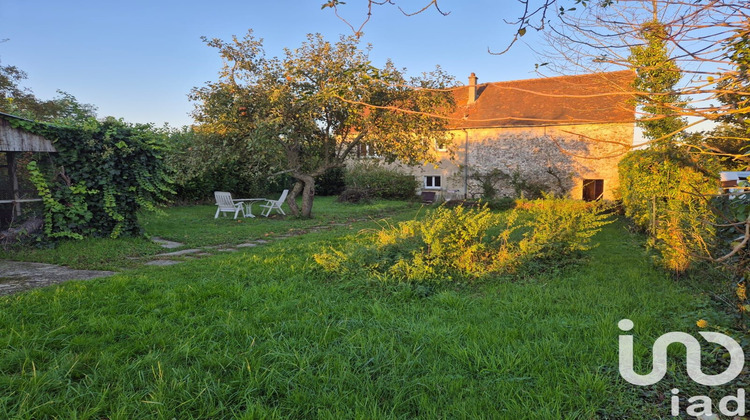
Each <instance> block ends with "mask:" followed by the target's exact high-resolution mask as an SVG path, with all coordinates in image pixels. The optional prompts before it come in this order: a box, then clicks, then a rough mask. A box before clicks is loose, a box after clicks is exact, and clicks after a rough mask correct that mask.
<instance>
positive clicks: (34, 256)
mask: <svg viewBox="0 0 750 420" xmlns="http://www.w3.org/2000/svg"><path fill="white" fill-rule="evenodd" d="M419 207H420V205H419V204H417V203H408V202H404V201H388V200H378V201H374V202H372V203H370V204H364V205H351V204H345V203H343V204H342V203H338V202H336V197H316V198H315V207H314V209H313V210H314V213H313V214H314V215H315V218H314V219H297V218H292V217H286V218H279V217H271V218H265V217H256V218H254V219H252V218H243V217H242V216H240V217H239V218H238V219H237V220H234V219H232V217H231V215H230V216H228V217H225V216H219V218H218V219H214V214H215V212H216V206H215V205H203V206H182V207H172V208H169V209H167V211H166V213H165V214H155V213H144V214H142V215H141V218H140V219H141V224H142V226H143V228H144V230H145V232H146V233H147V234H148V235H149V236H157V237H161V238H164V239H169V240H172V241H177V242H180V243H183V244H185V246H184V247H181V248H178V249H184V248H191V247H203V246H215V245H225V246H229V245H235V244H239V243H243V242H249V241H252V240H255V239H267V238H268V237H269V236H275V235H280V234H284V233H287V232H289V231H295V230H301V229H307V228H310V227H312V226H318V225H326V224H331V223H347V222H348V221H349V220H351V219H360V218H368V217H373V218H377V217H381V216H382V215H383V214H387V213H391V212H394V211H395V212H397V211H403V210H405V209H409V208H412V209H414V208H419ZM282 208H283V209H284V211H286V212H287V214H290V212H289V208H288V206H287V205H286V204H285V205H283V207H282ZM253 210H254V213H255V214H256V216H257V215H258V214H259V213H260V210H261V208H260V207H258V205H255V206H254V209H253ZM274 215H276V212H274ZM163 252H167V251H165V250H164V248H162V247H160V246H159V245H157V244H155V243H154V242H152V241H151V240H150V239H148V238H130V237H123V238H118V239H111V238H86V239H84V240H82V241H62V242H60V243H59V244H58V246H56V247H55V248H45V247H42V248H32V247H27V248H21V249H9V250H3V249H2V248H0V259H7V260H16V261H32V262H41V263H48V264H59V265H65V266H68V267H71V268H77V269H88V270H113V271H120V270H122V269H130V268H134V267H138V266H140V265H142V264H143V262H145V261H148V259H149V258H151V257H152V256H154V255H156V254H159V253H163Z"/></svg>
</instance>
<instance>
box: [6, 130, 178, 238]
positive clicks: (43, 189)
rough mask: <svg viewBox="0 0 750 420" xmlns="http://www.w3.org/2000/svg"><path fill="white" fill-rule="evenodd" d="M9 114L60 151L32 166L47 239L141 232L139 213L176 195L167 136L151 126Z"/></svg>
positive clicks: (31, 170) (31, 173)
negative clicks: (165, 151) (167, 162)
mask: <svg viewBox="0 0 750 420" xmlns="http://www.w3.org/2000/svg"><path fill="white" fill-rule="evenodd" d="M5 118H6V120H8V121H9V122H10V124H11V125H12V126H13V127H16V128H19V129H22V130H26V131H29V132H32V133H36V134H39V135H42V136H44V137H45V138H47V139H49V140H51V141H52V142H53V144H54V146H55V148H56V149H57V151H58V153H56V154H54V155H53V157H52V159H51V160H52V164H41V163H38V162H36V161H32V162H31V163H29V165H28V169H29V172H30V175H31V181H32V182H33V183H34V185H35V187H36V188H37V190H38V192H39V195H40V196H41V198H42V199H43V202H44V213H45V214H44V219H45V226H44V232H45V234H46V236H47V237H51V238H55V237H70V238H76V239H81V238H83V237H84V236H111V237H117V236H120V235H140V234H142V229H141V227H140V225H139V224H138V212H139V211H140V210H141V209H145V210H156V206H157V205H158V204H159V203H163V202H166V201H168V196H169V195H170V194H171V193H172V190H171V188H170V179H169V177H168V175H167V172H166V169H165V167H164V164H163V162H162V145H163V140H164V138H163V136H162V135H161V134H160V133H159V132H158V131H156V130H154V129H153V127H152V126H150V125H140V124H138V125H132V124H128V123H125V122H123V121H121V120H116V119H114V118H108V119H106V120H104V121H101V122H99V121H96V120H94V119H91V120H89V121H86V122H85V123H83V124H82V125H81V126H77V127H68V126H56V125H51V124H44V123H38V122H33V121H28V120H24V119H15V118H11V117H5Z"/></svg>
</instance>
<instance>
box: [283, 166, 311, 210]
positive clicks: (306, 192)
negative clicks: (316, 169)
mask: <svg viewBox="0 0 750 420" xmlns="http://www.w3.org/2000/svg"><path fill="white" fill-rule="evenodd" d="M292 176H293V177H295V178H296V179H297V182H296V183H295V184H294V187H293V188H292V190H291V191H289V195H288V196H287V199H286V202H287V204H288V205H289V208H290V209H291V210H292V213H293V214H294V215H295V216H298V217H303V218H310V217H312V207H313V199H314V198H315V178H314V177H313V176H311V175H307V174H300V173H295V174H293V175H292ZM300 192H302V209H300V208H299V206H297V196H298V195H299V193H300Z"/></svg>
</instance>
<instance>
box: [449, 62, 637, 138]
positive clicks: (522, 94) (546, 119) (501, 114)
mask: <svg viewBox="0 0 750 420" xmlns="http://www.w3.org/2000/svg"><path fill="white" fill-rule="evenodd" d="M634 77H635V73H634V72H632V71H630V70H623V71H616V72H606V73H592V74H586V75H580V76H561V77H548V78H539V79H527V80H514V81H509V82H491V83H482V84H478V85H477V98H476V101H475V102H474V103H473V104H467V102H468V98H469V86H461V87H459V88H456V89H455V90H454V91H453V94H454V97H455V101H456V109H455V111H454V113H453V115H452V117H453V119H452V120H451V123H450V127H451V128H458V129H460V128H488V127H513V126H544V125H567V124H596V123H622V122H633V121H634V120H635V108H634V106H633V105H632V104H628V100H629V99H630V98H631V97H632V95H631V94H630V93H629V92H632V88H631V87H630V85H631V83H632V81H633V78H634Z"/></svg>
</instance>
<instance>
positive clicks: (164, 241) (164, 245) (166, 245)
mask: <svg viewBox="0 0 750 420" xmlns="http://www.w3.org/2000/svg"><path fill="white" fill-rule="evenodd" d="M151 240H152V241H154V242H156V243H157V244H159V245H161V247H162V248H167V249H174V248H179V247H181V246H183V245H184V244H182V243H179V242H174V241H170V240H167V239H163V238H160V237H158V236H154V237H152V238H151Z"/></svg>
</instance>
